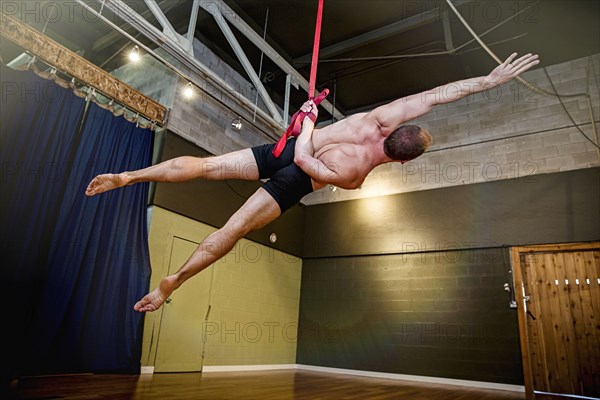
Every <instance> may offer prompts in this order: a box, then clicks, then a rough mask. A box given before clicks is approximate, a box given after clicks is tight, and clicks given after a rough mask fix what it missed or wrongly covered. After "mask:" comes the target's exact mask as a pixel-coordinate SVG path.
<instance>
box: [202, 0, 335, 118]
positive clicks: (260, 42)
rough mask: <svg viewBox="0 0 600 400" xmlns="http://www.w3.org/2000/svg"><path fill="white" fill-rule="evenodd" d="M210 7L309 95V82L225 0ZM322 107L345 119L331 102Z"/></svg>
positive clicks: (323, 103) (325, 101)
mask: <svg viewBox="0 0 600 400" xmlns="http://www.w3.org/2000/svg"><path fill="white" fill-rule="evenodd" d="M210 7H217V8H219V10H220V11H221V13H222V14H223V16H224V17H225V19H227V21H228V22H229V23H231V24H232V25H233V26H235V27H236V28H237V29H238V30H239V31H240V33H242V34H243V35H244V36H246V38H248V40H250V41H251V42H252V43H253V44H254V45H255V46H256V47H258V49H259V50H260V51H262V52H263V53H264V54H265V56H267V57H269V58H270V59H271V61H273V62H274V63H275V64H276V65H277V66H278V67H279V68H281V70H283V72H285V73H286V74H288V75H291V77H292V84H293V85H296V84H297V85H299V86H300V87H301V88H302V89H303V90H304V91H306V92H307V93H308V81H307V80H306V79H305V78H304V77H303V76H302V75H301V74H300V73H299V72H298V71H297V70H296V69H295V68H294V67H293V66H292V65H291V64H290V63H288V62H287V61H286V60H285V59H284V58H283V57H281V55H280V54H279V53H278V52H277V51H275V49H273V47H271V45H269V44H268V43H267V42H266V41H265V40H264V39H263V38H262V37H261V36H260V35H259V34H258V33H256V31H255V30H254V29H252V28H251V27H250V25H248V24H247V23H246V22H245V21H244V20H243V19H241V18H240V17H239V16H238V15H237V14H236V13H235V11H233V10H232V9H231V8H230V7H229V6H228V5H227V4H225V2H223V0H214V1H212V2H211V3H210ZM321 105H322V106H323V108H324V109H326V110H327V111H328V112H329V113H332V114H333V116H334V117H335V118H336V119H338V120H340V119H343V118H345V116H344V114H342V113H341V112H340V111H339V110H338V109H337V108H335V107H333V104H331V103H330V102H329V101H327V100H324V101H323V102H322V103H321Z"/></svg>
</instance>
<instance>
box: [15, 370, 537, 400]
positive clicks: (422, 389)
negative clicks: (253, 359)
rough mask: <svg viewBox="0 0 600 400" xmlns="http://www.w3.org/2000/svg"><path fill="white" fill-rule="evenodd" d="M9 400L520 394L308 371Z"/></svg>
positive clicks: (411, 399) (74, 379)
mask: <svg viewBox="0 0 600 400" xmlns="http://www.w3.org/2000/svg"><path fill="white" fill-rule="evenodd" d="M10 396H11V397H10V398H12V399H29V400H33V399H37V400H42V399H43V400H52V399H77V400H86V399H111V400H119V399H157V400H159V399H160V400H168V399H183V400H193V399H204V400H207V399H208V400H218V399H226V400H231V399H252V400H286V399H310V400H320V399H323V400H324V399H332V400H341V399H360V400H383V399H407V400H509V399H524V398H525V395H524V394H523V393H517V392H509V391H501V390H485V389H474V388H469V387H462V386H447V385H439V384H423V383H413V382H408V381H396V380H389V379H376V378H363V377H356V376H349V375H338V374H328V373H319V372H309V371H296V370H285V371H260V372H227V373H225V372H223V373H221V372H219V373H216V372H215V373H204V374H200V373H180V374H154V375H92V374H90V375H68V376H51V377H32V378H22V379H21V380H20V381H19V383H18V385H17V387H15V388H13V389H12V391H11V393H10Z"/></svg>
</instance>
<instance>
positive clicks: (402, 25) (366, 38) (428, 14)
mask: <svg viewBox="0 0 600 400" xmlns="http://www.w3.org/2000/svg"><path fill="white" fill-rule="evenodd" d="M472 1H473V0H456V2H455V4H456V5H457V6H461V5H463V4H466V3H471V2H472ZM442 18H443V16H442V10H440V8H439V7H437V8H435V9H433V10H429V11H425V12H423V13H420V14H417V15H413V16H412V17H408V18H405V19H402V20H400V21H396V22H394V23H391V24H389V25H386V26H382V27H380V28H377V29H374V30H372V31H369V32H366V33H363V34H362V35H358V36H354V37H352V38H350V39H348V40H344V41H342V42H339V43H336V44H332V45H330V46H327V47H324V48H322V49H321V50H320V51H319V54H320V56H319V58H321V59H326V58H329V57H334V56H337V55H339V54H343V53H346V52H348V51H351V50H354V49H358V48H360V47H363V46H367V45H369V44H371V43H375V42H378V41H380V40H383V39H387V38H389V37H391V36H394V35H398V34H400V33H403V32H406V31H409V30H412V29H415V28H418V27H420V26H423V25H427V24H430V23H432V22H436V21H440V20H441V19H442ZM311 58H312V53H309V54H305V55H303V56H301V57H298V58H295V59H294V61H293V64H294V65H295V66H298V65H305V64H309V63H310V61H311Z"/></svg>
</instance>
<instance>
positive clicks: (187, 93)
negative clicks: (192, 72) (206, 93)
mask: <svg viewBox="0 0 600 400" xmlns="http://www.w3.org/2000/svg"><path fill="white" fill-rule="evenodd" d="M183 96H184V97H185V98H186V99H191V98H192V97H194V86H193V85H192V82H188V84H187V85H186V87H185V89H183Z"/></svg>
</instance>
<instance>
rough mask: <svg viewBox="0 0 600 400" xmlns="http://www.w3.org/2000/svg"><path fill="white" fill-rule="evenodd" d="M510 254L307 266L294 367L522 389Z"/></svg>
mask: <svg viewBox="0 0 600 400" xmlns="http://www.w3.org/2000/svg"><path fill="white" fill-rule="evenodd" d="M507 260H508V253H507V250H506V249H480V250H466V251H447V252H439V253H422V254H404V255H403V254H397V255H389V256H366V257H364V256H363V257H342V258H326V259H315V260H304V262H303V265H302V288H301V295H300V299H301V301H300V325H299V341H298V350H297V362H298V363H299V364H308V365H319V366H326V367H334V368H345V369H356V370H368V371H378V372H388V373H398V374H408V375H425V376H436V377H444V378H454V379H467V380H479V381H488V382H501V383H510V384H522V381H523V378H522V369H521V355H520V347H519V336H518V329H517V314H516V311H515V310H514V309H511V308H510V307H509V301H510V294H509V293H507V292H505V291H504V289H503V285H504V283H505V282H511V280H512V278H511V276H510V273H509V272H508V271H509V270H510V265H509V263H508V261H507Z"/></svg>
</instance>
